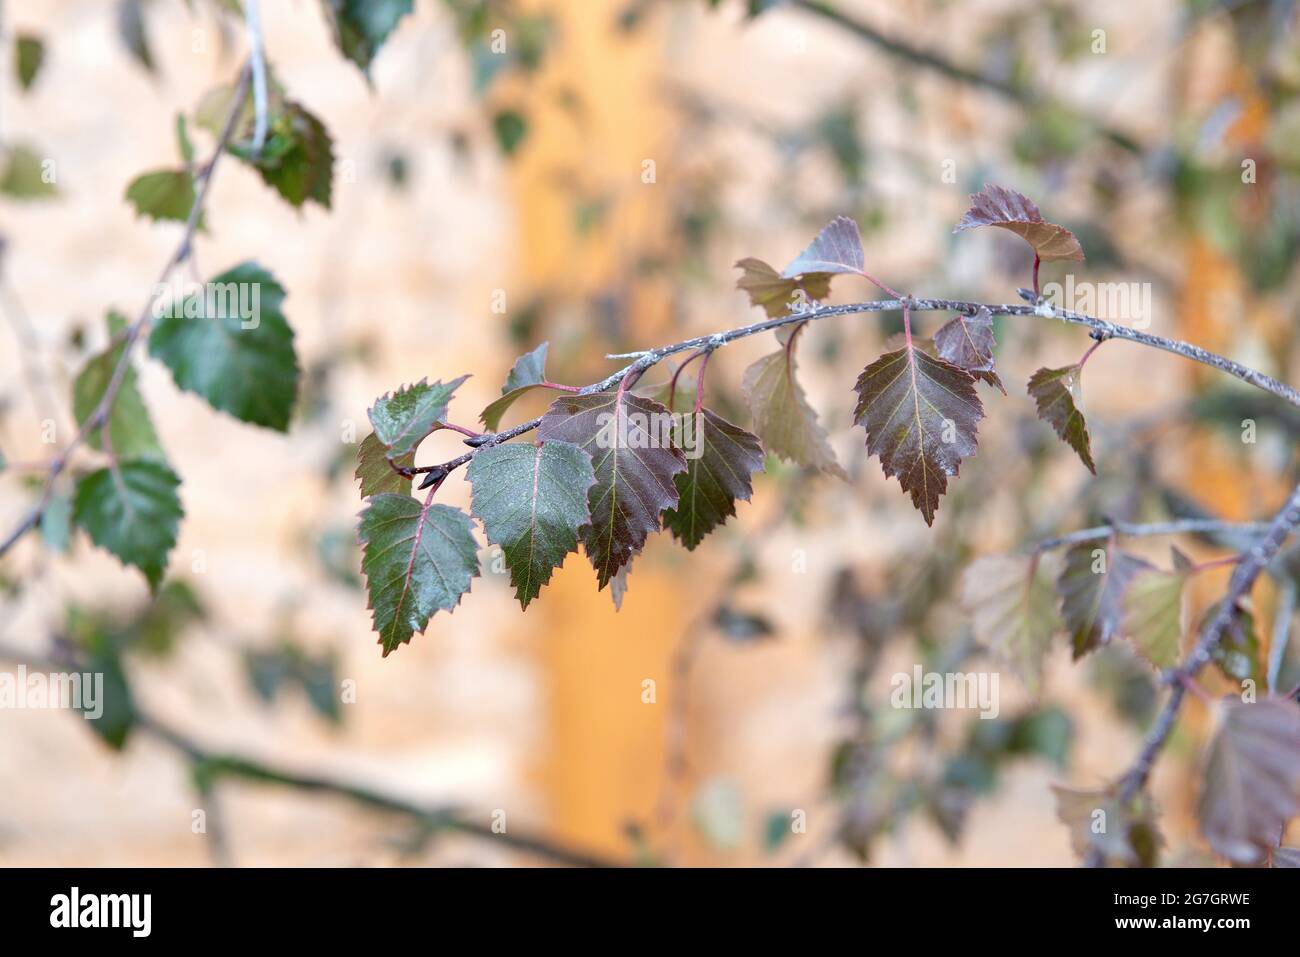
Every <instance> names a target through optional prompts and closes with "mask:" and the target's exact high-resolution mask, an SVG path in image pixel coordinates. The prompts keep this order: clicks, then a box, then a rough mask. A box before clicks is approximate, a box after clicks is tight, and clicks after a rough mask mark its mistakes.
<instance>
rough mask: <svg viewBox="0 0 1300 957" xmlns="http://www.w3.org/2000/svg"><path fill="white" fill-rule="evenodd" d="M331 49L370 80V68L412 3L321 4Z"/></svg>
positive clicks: (329, 0)
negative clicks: (329, 35)
mask: <svg viewBox="0 0 1300 957" xmlns="http://www.w3.org/2000/svg"><path fill="white" fill-rule="evenodd" d="M321 6H322V7H323V9H324V11H325V18H326V20H328V21H329V25H330V29H331V31H332V32H333V34H334V45H335V46H337V47H338V48H339V52H341V53H342V54H343V55H344V56H345V57H347V58H348V59H349V60H351V61H352V62H353V63H355V64H356V65H357V66H359V67H360V68H361V70H362V72H363V73H365V74H366V78H367V79H369V78H370V65H371V63H372V62H373V61H374V59H375V55H376V54H377V53H378V52H379V48H380V47H382V46H383V45H384V41H386V40H387V39H388V37H389V35H390V34H392V32H393V31H394V30H395V29H397V24H398V22H399V21H400V20H401V19H402V17H404V16H406V15H407V14H408V13H410V12H411V10H412V8H413V6H414V4H413V0H322V3H321Z"/></svg>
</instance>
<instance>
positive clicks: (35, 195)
mask: <svg viewBox="0 0 1300 957" xmlns="http://www.w3.org/2000/svg"><path fill="white" fill-rule="evenodd" d="M2 162H3V168H4V172H2V173H0V194H4V195H5V196H11V197H13V198H14V199H21V200H29V199H51V198H53V197H55V196H58V195H59V189H58V187H57V186H55V185H54V178H53V173H52V170H53V164H52V161H51V166H50V167H49V168H48V171H47V167H46V165H45V163H46V160H45V158H44V157H43V156H42V155H41V154H40V153H39V152H38V151H37V150H36V149H34V148H33V147H31V146H28V145H27V144H25V143H14V144H12V145H10V146H9V148H8V149H6V150H4V153H3V161H2Z"/></svg>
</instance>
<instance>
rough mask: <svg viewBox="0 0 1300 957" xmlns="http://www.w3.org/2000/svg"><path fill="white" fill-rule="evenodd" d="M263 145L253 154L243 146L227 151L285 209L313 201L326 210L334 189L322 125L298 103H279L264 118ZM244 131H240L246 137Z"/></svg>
mask: <svg viewBox="0 0 1300 957" xmlns="http://www.w3.org/2000/svg"><path fill="white" fill-rule="evenodd" d="M267 126H268V131H267V137H266V142H265V143H263V144H262V149H261V151H259V152H255V151H254V150H253V148H252V146H251V145H249V144H248V143H247V142H243V141H242V140H241V141H240V142H234V143H231V144H230V146H229V147H228V149H229V150H230V152H231V153H232V154H234V155H235V156H238V157H239V158H240V159H242V160H243V161H244V162H246V163H248V164H249V165H250V166H252V167H253V168H254V169H256V170H257V171H258V173H259V174H261V177H262V180H263V181H264V182H265V183H266V184H267V185H268V186H270V187H271V188H272V189H274V190H275V191H276V192H277V193H279V194H280V195H281V196H282V197H283V198H284V200H285V201H286V202H288V203H289V205H291V206H294V207H301V206H302V205H303V203H305V202H307V200H314V201H315V202H317V203H319V204H320V205H321V206H324V207H325V208H326V209H329V208H330V203H331V191H332V189H333V185H334V140H333V139H332V138H331V137H330V134H329V130H327V129H326V128H325V124H324V123H322V122H321V121H320V119H318V118H317V117H316V115H315V114H314V113H312V112H311V111H310V110H308V109H307V108H306V107H305V106H303V105H302V104H301V103H295V102H294V101H293V100H287V99H286V100H283V101H282V104H281V106H280V108H279V109H278V110H276V111H274V112H272V115H271V116H270V117H268V123H267ZM246 132H247V131H241V135H242V134H246Z"/></svg>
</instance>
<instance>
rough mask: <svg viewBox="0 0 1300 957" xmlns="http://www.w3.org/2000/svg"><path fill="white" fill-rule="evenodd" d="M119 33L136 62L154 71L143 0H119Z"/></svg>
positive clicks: (123, 43) (151, 71)
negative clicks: (146, 32)
mask: <svg viewBox="0 0 1300 957" xmlns="http://www.w3.org/2000/svg"><path fill="white" fill-rule="evenodd" d="M117 35H118V37H120V38H121V40H122V45H123V46H125V47H126V50H127V52H128V53H130V54H131V56H132V57H134V58H135V60H136V62H137V63H139V64H140V65H141V66H142V67H144V68H145V69H146V70H148V71H149V72H150V73H153V72H154V60H153V52H152V51H151V50H150V48H149V37H148V36H147V35H146V34H145V29H144V3H143V0H118V4H117Z"/></svg>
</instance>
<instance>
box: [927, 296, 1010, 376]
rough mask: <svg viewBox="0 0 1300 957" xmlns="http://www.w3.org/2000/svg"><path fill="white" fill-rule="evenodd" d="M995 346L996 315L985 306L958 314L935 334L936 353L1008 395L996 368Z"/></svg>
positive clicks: (945, 360)
mask: <svg viewBox="0 0 1300 957" xmlns="http://www.w3.org/2000/svg"><path fill="white" fill-rule="evenodd" d="M993 346H994V341H993V314H992V313H991V312H989V311H988V310H987V309H985V308H984V307H983V306H981V307H980V308H979V311H978V312H976V313H975V315H973V316H968V315H965V314H964V313H958V314H957V315H956V316H955V317H953V318H952V319H949V320H948V321H947V322H945V323H944V324H943V325H942V326H940V327H939V329H938V331H937V332H935V334H934V351H935V355H937V356H938V357H939V358H940V359H942V360H943V361H944V362H947V363H949V364H950V365H955V366H956V367H957V368H958V369H965V370H966V371H967V372H969V373H970V374H971V375H973V376H974V377H975V378H977V379H982V380H983V381H985V382H987V383H988V384H989V385H991V386H993V387H994V388H996V389H998V390H999V391H1000V392H1001V393H1002V394H1003V395H1006V394H1007V390H1006V387H1005V386H1004V385H1003V384H1002V380H1001V379H1000V378H998V374H997V372H995V371H994V368H993Z"/></svg>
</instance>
